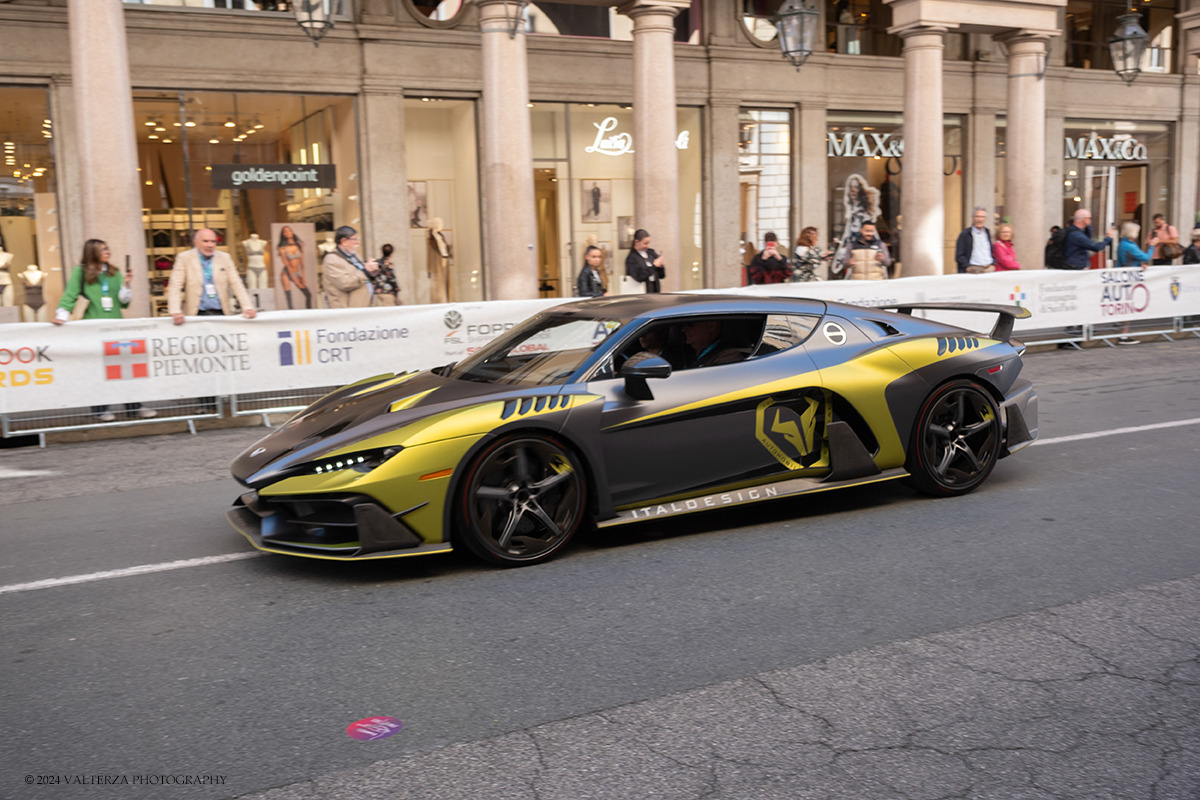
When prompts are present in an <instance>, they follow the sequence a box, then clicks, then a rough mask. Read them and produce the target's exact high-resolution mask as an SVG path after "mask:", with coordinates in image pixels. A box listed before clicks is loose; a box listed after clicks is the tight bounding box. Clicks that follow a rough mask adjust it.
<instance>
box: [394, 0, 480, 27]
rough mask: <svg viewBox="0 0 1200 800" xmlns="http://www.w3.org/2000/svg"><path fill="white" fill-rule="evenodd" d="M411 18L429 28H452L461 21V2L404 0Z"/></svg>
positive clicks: (462, 4) (462, 7)
mask: <svg viewBox="0 0 1200 800" xmlns="http://www.w3.org/2000/svg"><path fill="white" fill-rule="evenodd" d="M404 5H405V6H407V7H408V9H409V12H410V13H411V14H412V15H413V17H414V18H415V19H416V20H417V21H418V22H420V23H421V24H423V25H427V26H428V27H431V28H453V27H455V26H457V25H458V24H459V23H460V22H462V20H463V13H462V12H463V9H464V8H466V3H465V2H464V1H463V0H441V2H437V0H404Z"/></svg>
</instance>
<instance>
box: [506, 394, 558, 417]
mask: <svg viewBox="0 0 1200 800" xmlns="http://www.w3.org/2000/svg"><path fill="white" fill-rule="evenodd" d="M568 402H569V401H568V398H567V396H566V395H561V394H539V395H531V396H529V397H514V398H512V399H511V400H506V401H505V402H504V410H502V411H501V412H500V419H508V418H509V417H511V416H513V415H514V414H515V415H517V416H525V415H526V414H528V413H530V412H533V413H535V414H536V413H538V412H541V411H555V410H557V409H560V408H566V407H567V403H568Z"/></svg>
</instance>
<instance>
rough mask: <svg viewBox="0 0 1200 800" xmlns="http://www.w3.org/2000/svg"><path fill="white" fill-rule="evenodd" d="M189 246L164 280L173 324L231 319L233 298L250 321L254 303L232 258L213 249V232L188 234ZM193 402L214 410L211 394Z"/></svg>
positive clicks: (215, 238) (211, 410) (214, 234)
mask: <svg viewBox="0 0 1200 800" xmlns="http://www.w3.org/2000/svg"><path fill="white" fill-rule="evenodd" d="M192 244H193V245H195V246H194V247H193V248H192V249H191V250H185V251H183V252H182V253H180V254H179V255H178V256H176V257H175V265H174V266H173V267H171V279H170V280H169V281H167V313H168V314H170V315H171V319H172V320H173V321H174V322H175V324H176V325H182V324H183V322H184V318H185V317H227V316H231V315H232V314H233V313H234V310H233V300H234V298H236V299H237V301H238V305H239V306H241V308H242V316H243V317H245V318H246V319H254V317H255V316H257V315H258V311H257V310H256V309H255V308H254V301H253V300H251V299H250V293H249V292H247V291H246V286H245V284H243V283H242V277H241V276H240V275H238V271H237V267H235V266H234V265H233V259H232V258H230V257H229V254H228V253H222V252H221V251H220V250H218V249H217V234H216V231H213V230H211V229H209V228H201V229H200V230H198V231H196V232H195V234H193V235H192ZM231 295H232V296H231ZM197 403H198V404H199V405H200V407H201V410H203V411H207V412H213V411H216V404H217V398H216V396H215V395H209V396H206V397H201V398H198V399H197Z"/></svg>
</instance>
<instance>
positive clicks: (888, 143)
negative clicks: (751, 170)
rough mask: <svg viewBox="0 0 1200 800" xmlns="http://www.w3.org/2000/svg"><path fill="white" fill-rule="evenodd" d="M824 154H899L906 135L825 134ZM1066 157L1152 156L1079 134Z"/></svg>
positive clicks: (1130, 142) (1134, 145)
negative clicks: (839, 135)
mask: <svg viewBox="0 0 1200 800" xmlns="http://www.w3.org/2000/svg"><path fill="white" fill-rule="evenodd" d="M825 143H826V145H827V148H826V151H825V155H826V156H829V157H831V158H833V157H840V158H850V157H855V156H862V157H863V158H900V157H901V156H903V155H904V138H903V136H901V135H900V134H893V133H846V134H843V135H842V136H841V137H837V136H834V135H833V134H832V133H830V134H826V136H825ZM1063 158H1094V159H1097V160H1099V161H1145V160H1146V159H1147V158H1149V153H1148V152H1147V150H1146V145H1144V144H1142V143H1140V142H1139V141H1138V140H1137V139H1134V138H1133V137H1129V138H1127V139H1125V138H1122V139H1117V138H1111V139H1105V138H1102V137H1099V136H1092V137H1087V136H1080V137H1079V138H1077V139H1070V138H1064V139H1063Z"/></svg>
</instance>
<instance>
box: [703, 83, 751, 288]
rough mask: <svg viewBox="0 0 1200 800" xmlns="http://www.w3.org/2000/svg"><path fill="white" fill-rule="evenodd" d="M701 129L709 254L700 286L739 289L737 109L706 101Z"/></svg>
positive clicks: (723, 102) (726, 103)
mask: <svg viewBox="0 0 1200 800" xmlns="http://www.w3.org/2000/svg"><path fill="white" fill-rule="evenodd" d="M706 114H707V119H706V120H705V122H706V124H705V126H704V130H705V135H706V138H707V141H706V142H705V158H706V160H707V169H706V172H707V177H708V180H706V181H705V182H704V184H705V189H704V200H705V202H704V206H705V209H704V227H705V230H706V232H707V237H706V238H707V239H708V246H707V247H706V248H705V251H706V253H709V255H707V257H706V258H705V261H707V262H708V270H707V273H706V275H705V281H704V285H705V286H707V287H710V288H727V287H730V286H739V285H741V263H742V262H741V254H739V253H738V234H739V233H740V232H741V231H740V225H739V223H740V220H741V212H742V209H741V187H740V184H739V179H738V105H737V102H736V101H730V100H727V99H717V98H710V100H709V103H708V108H707V109H706Z"/></svg>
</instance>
